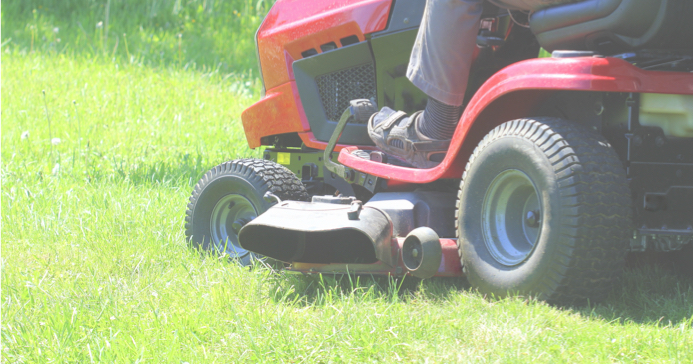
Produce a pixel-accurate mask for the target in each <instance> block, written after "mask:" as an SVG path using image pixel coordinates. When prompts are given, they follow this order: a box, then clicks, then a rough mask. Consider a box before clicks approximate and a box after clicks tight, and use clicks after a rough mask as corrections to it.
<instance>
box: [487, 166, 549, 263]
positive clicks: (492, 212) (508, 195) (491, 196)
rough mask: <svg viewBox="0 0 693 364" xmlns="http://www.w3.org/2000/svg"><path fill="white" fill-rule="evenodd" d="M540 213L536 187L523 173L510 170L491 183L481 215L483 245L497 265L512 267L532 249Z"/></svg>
mask: <svg viewBox="0 0 693 364" xmlns="http://www.w3.org/2000/svg"><path fill="white" fill-rule="evenodd" d="M542 220H543V214H542V209H541V201H540V199H539V194H538V193H537V188H536V187H535V186H534V183H532V180H531V179H530V178H529V177H528V176H527V175H526V174H525V173H524V172H522V171H520V170H517V169H510V170H506V171H504V172H502V173H501V174H499V175H498V176H496V178H495V179H494V180H493V182H491V184H490V186H489V188H488V190H487V192H486V196H485V197H484V203H483V211H482V215H481V221H482V230H483V235H484V242H485V243H486V247H487V248H488V251H489V252H490V253H491V256H492V257H493V258H494V259H495V260H496V261H497V262H498V263H500V264H503V265H506V266H515V265H518V264H520V263H522V262H524V261H525V260H526V259H527V258H528V257H529V256H530V255H531V254H532V251H533V250H534V246H535V244H536V242H537V240H538V239H539V235H540V234H541V225H542Z"/></svg>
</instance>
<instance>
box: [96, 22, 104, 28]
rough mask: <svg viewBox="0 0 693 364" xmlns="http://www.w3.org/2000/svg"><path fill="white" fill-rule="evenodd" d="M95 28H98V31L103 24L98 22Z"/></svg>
mask: <svg viewBox="0 0 693 364" xmlns="http://www.w3.org/2000/svg"><path fill="white" fill-rule="evenodd" d="M96 28H98V29H101V28H103V22H102V21H100V22H98V23H96Z"/></svg>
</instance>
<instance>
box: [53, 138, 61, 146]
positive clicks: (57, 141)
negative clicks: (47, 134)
mask: <svg viewBox="0 0 693 364" xmlns="http://www.w3.org/2000/svg"><path fill="white" fill-rule="evenodd" d="M60 142H62V140H60V138H53V139H51V144H53V145H58V144H60Z"/></svg>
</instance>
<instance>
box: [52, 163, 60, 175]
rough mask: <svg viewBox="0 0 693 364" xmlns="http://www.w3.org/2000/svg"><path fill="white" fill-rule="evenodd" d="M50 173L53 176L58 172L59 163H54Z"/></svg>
mask: <svg viewBox="0 0 693 364" xmlns="http://www.w3.org/2000/svg"><path fill="white" fill-rule="evenodd" d="M51 173H52V174H53V175H54V176H57V175H58V173H60V163H56V164H55V165H54V166H53V170H51Z"/></svg>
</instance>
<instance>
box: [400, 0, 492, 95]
mask: <svg viewBox="0 0 693 364" xmlns="http://www.w3.org/2000/svg"><path fill="white" fill-rule="evenodd" d="M482 3H483V0H427V2H426V10H425V12H424V15H423V19H422V20H421V27H420V28H419V33H418V35H417V36H416V43H414V48H413V49H412V52H411V58H410V59H409V68H408V69H407V78H409V80H410V81H411V82H412V83H414V85H416V87H418V88H419V89H421V90H422V91H423V92H424V93H426V95H428V96H429V97H432V98H434V99H436V100H438V101H440V102H442V103H444V104H448V105H453V106H460V105H462V102H463V100H464V92H465V90H466V89H467V80H468V78H469V69H470V68H471V66H472V56H473V53H474V48H475V47H476V34H477V32H478V30H479V18H480V16H481V11H482Z"/></svg>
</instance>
